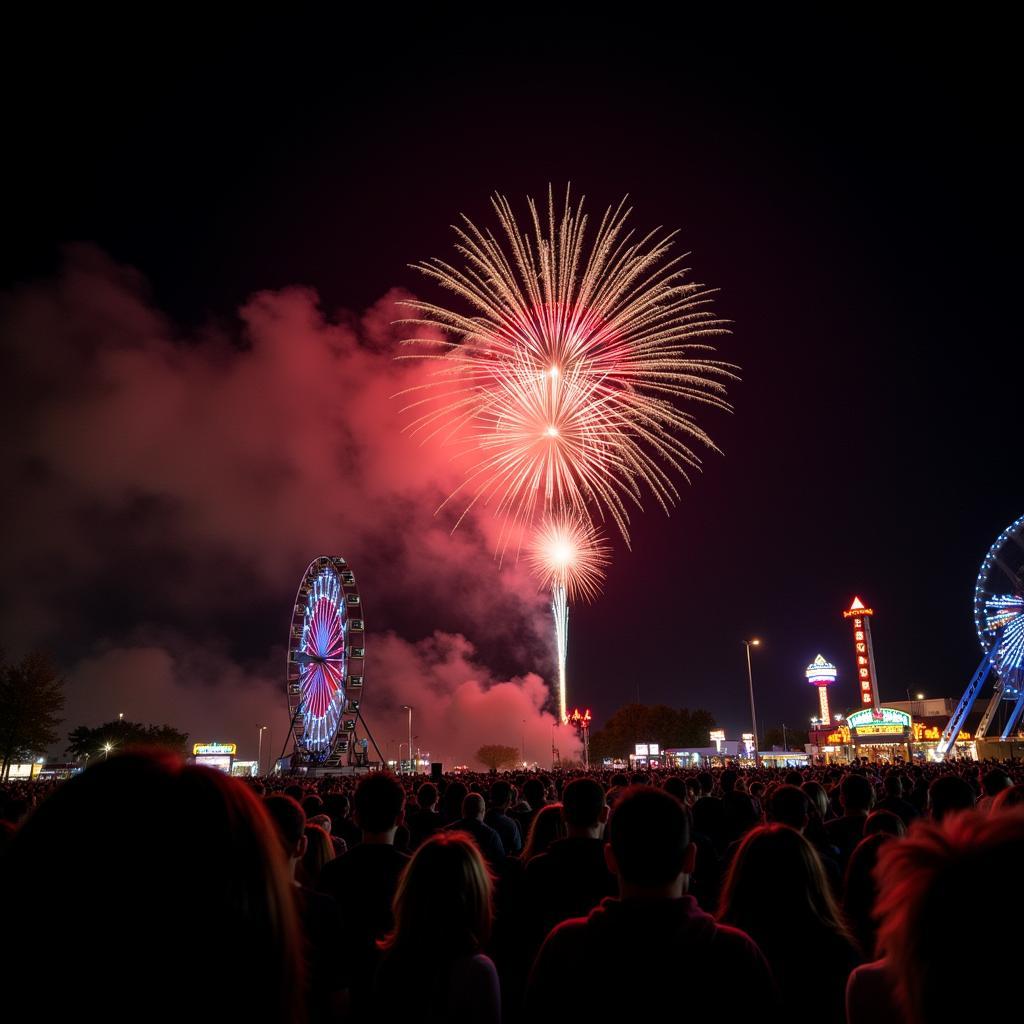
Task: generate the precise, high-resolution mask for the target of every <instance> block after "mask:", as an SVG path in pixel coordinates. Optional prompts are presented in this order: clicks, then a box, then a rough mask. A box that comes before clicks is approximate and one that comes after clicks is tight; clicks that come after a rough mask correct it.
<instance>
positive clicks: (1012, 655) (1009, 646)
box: [937, 516, 1024, 755]
mask: <svg viewBox="0 0 1024 1024" xmlns="http://www.w3.org/2000/svg"><path fill="white" fill-rule="evenodd" d="M974 628H975V630H976V632H977V634H978V641H979V642H980V643H981V649H982V652H983V653H982V659H981V664H980V665H979V666H978V668H977V671H976V672H975V673H974V676H973V677H972V678H971V681H970V682H969V683H968V684H967V689H966V691H965V692H964V695H963V698H962V699H961V701H960V704H959V705H957V709H956V711H954V713H953V717H952V718H951V719H950V721H949V725H947V726H946V729H945V731H944V732H943V734H942V739H941V740H940V742H939V744H938V748H937V752H938V753H939V754H941V755H945V754H946V752H947V751H948V750H949V748H950V746H951V745H952V743H953V737H954V736H956V735H957V734H958V733H959V730H960V729H961V728H962V726H963V723H964V722H965V721H966V719H967V715H968V712H969V711H970V709H971V708H972V707H973V706H974V701H975V700H976V699H977V697H978V696H979V693H980V691H981V688H982V686H983V685H984V683H985V680H986V679H987V678H988V676H989V674H990V673H992V672H994V673H995V676H996V681H995V688H994V689H993V692H992V697H991V699H990V700H989V702H988V705H987V707H986V708H985V711H984V712H983V714H982V716H981V721H980V722H979V723H978V728H977V730H976V731H975V737H976V738H977V739H984V738H985V737H986V736H987V735H988V728H989V725H990V724H991V723H992V719H993V717H994V716H995V713H996V711H997V710H998V709H999V705H1000V703H1001V702H1002V701H1003V700H1012V701H1013V707H1012V709H1011V711H1010V713H1009V715H1008V716H1007V718H1006V719H1005V722H1004V725H1003V731H1002V734H1001V735H1000V739H1002V740H1005V739H1007V738H1009V736H1010V735H1011V734H1012V733H1013V730H1014V728H1015V727H1016V725H1017V722H1018V721H1019V720H1020V717H1021V712H1022V711H1024V516H1021V517H1020V518H1019V519H1017V520H1016V521H1015V522H1013V523H1011V524H1010V525H1009V526H1008V527H1007V528H1006V529H1005V530H1003V532H1002V533H1001V534H999V536H998V537H996V539H995V542H994V543H993V545H992V546H991V547H990V548H989V549H988V552H987V554H986V555H985V557H984V559H982V563H981V569H980V570H979V572H978V579H977V581H976V582H975V585H974Z"/></svg>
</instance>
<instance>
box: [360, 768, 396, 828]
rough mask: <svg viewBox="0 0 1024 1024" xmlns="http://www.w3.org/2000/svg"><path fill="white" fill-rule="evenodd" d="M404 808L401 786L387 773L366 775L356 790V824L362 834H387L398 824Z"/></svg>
mask: <svg viewBox="0 0 1024 1024" xmlns="http://www.w3.org/2000/svg"><path fill="white" fill-rule="evenodd" d="M404 806H405V790H404V789H402V784H401V783H400V782H399V781H398V780H397V779H396V778H395V777H394V776H393V775H390V774H388V773H387V772H375V773H374V774H373V775H367V776H366V778H364V779H363V780H362V782H360V783H359V786H358V788H357V789H356V800H355V807H356V822H357V823H358V825H359V827H360V828H361V829H362V830H363V831H364V832H370V833H380V832H388V831H390V830H391V829H393V828H394V827H395V826H396V825H397V824H398V819H399V818H400V817H401V816H402V808H403V807H404Z"/></svg>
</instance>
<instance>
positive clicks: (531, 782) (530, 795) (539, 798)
mask: <svg viewBox="0 0 1024 1024" xmlns="http://www.w3.org/2000/svg"><path fill="white" fill-rule="evenodd" d="M523 799H524V800H525V801H526V802H527V803H528V804H529V805H530V808H531V810H534V811H536V810H537V809H538V808H540V807H543V806H544V783H543V782H541V780H540V779H538V778H530V779H527V780H526V782H524V783H523Z"/></svg>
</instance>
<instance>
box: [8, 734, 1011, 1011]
mask: <svg viewBox="0 0 1024 1024" xmlns="http://www.w3.org/2000/svg"><path fill="white" fill-rule="evenodd" d="M0 819H2V827H0V843H2V846H0V850H2V852H0V889H2V892H0V907H2V908H3V917H4V921H5V924H6V926H7V927H6V928H5V946H6V949H5V953H4V956H3V962H4V967H5V974H6V976H7V978H8V981H7V982H6V983H5V984H4V986H3V990H2V1000H3V1002H2V1004H0V1005H3V1006H4V1007H6V1008H7V1009H9V1010H10V1011H11V1013H12V1015H11V1017H10V1019H12V1020H13V1019H20V1018H19V1017H17V1016H16V1015H15V1011H16V1010H17V1009H20V1010H23V1011H25V1012H32V1013H33V1019H39V1018H40V1016H41V1017H42V1019H44V1020H49V1019H53V1020H67V1019H70V1017H71V1016H72V1014H75V1015H79V1016H80V1015H82V1014H83V1013H84V1014H85V1015H86V1016H87V1017H91V1016H94V1015H99V1014H101V1013H102V1016H103V1017H104V1019H106V1020H111V1019H114V1020H118V1019H122V1018H127V1017H129V1016H131V1017H133V1018H134V1017H138V1016H139V1015H140V1014H145V1016H147V1017H148V1018H156V1019H163V1018H165V1017H166V1018H167V1019H171V1018H175V1019H181V1018H182V1017H184V1016H185V1015H188V1016H193V1017H194V1016H197V1015H204V1016H211V1017H212V1018H213V1019H216V1018H218V1017H220V1016H222V1015H226V1014H231V1016H232V1017H235V1016H236V1015H237V1017H238V1019H241V1020H246V1021H253V1020H255V1021H275V1022H277V1021H281V1022H297V1021H314V1022H318V1024H319V1022H333V1021H345V1020H357V1019H372V1020H374V1021H392V1020H395V1021H398V1020H402V1021H409V1020H416V1021H417V1022H418V1024H426V1022H434V1021H437V1022H442V1021H444V1022H449V1021H450V1022H461V1021H465V1022H479V1024H491V1022H498V1021H500V1020H502V1019H504V1020H505V1021H506V1022H513V1024H514V1022H516V1021H529V1022H533V1021H547V1020H551V1021H554V1020H559V1021H564V1020H565V1019H568V1018H569V1017H571V1016H579V1017H583V1018H585V1019H588V1020H595V1021H603V1020H608V1021H611V1020H616V1021H621V1020H624V1019H628V1018H629V1017H633V1016H637V1015H643V1016H645V1017H649V1016H652V1015H654V1016H657V1017H660V1016H662V1015H665V1016H666V1019H671V1018H675V1017H676V1016H680V1015H682V1016H684V1017H686V1018H687V1019H697V1020H700V1019H707V1020H712V1019H715V1020H717V1019H720V1018H721V1017H723V1016H726V1017H730V1018H732V1017H736V1016H742V1017H743V1019H754V1020H758V1021H762V1020H763V1021H775V1020H782V1019H798V1018H806V1019H810V1020H814V1021H816V1022H818V1021H820V1022H822V1024H831V1022H844V1021H848V1022H849V1024H865V1022H869V1024H887V1022H889V1021H892V1022H903V1024H926V1022H927V1024H933V1022H937V1021H946V1020H949V1021H954V1020H956V1021H960V1020H971V1019H974V1018H975V1017H977V1016H978V1013H979V1008H980V1007H984V1011H985V1016H992V1017H993V1018H994V1019H1002V1014H1003V1012H1011V1007H1012V1005H1013V1003H1014V1000H1015V996H1014V986H1013V981H1014V978H1013V977H1012V976H1008V975H1007V972H1006V969H1005V967H1004V966H1003V965H1005V964H1012V962H1013V960H1014V959H1015V954H1016V951H1017V949H1019V946H1020V940H1019V927H1018V925H1017V921H1016V918H1015V907H1016V902H1017V901H1016V871H1017V870H1018V869H1019V866H1020V865H1021V864H1024V763H1022V762H999V763H997V762H983V763H980V764H979V763H974V762H956V763H947V764H944V765H920V766H918V765H914V766H909V765H908V766H903V765H896V766H878V765H872V764H866V763H864V764H855V765H853V766H850V767H846V768H838V767H822V766H816V767H812V768H806V769H800V770H796V769H792V770H786V769H776V768H743V769H734V768H718V769H715V770H704V771H701V770H681V769H672V770H669V769H666V770H661V771H652V772H643V773H635V774H631V775H627V774H624V773H610V772H592V773H585V772H579V771H572V772H551V773H529V774H514V773H513V774H500V775H499V774H494V773H491V774H488V775H483V774H478V775H474V774H463V775H459V776H440V777H438V778H425V777H423V776H419V777H410V776H407V777H404V778H402V777H395V776H393V775H391V774H388V773H385V772H371V773H369V774H366V775H363V776H360V777H350V776H342V777H338V776H334V777H321V778H316V779H303V778H301V777H281V776H275V777H271V778H265V779H258V780H246V781H241V780H237V779H231V778H228V777H226V776H224V775H221V774H220V773H217V772H213V771H210V770H207V769H203V768H198V767H195V766H190V765H185V764H183V763H181V762H180V761H178V760H177V759H176V758H174V757H172V756H170V755H167V754H161V753H157V752H154V751H136V752H126V753H124V754H122V755H120V756H117V757H112V758H110V759H109V761H105V762H103V763H100V764H97V765H94V766H92V767H90V768H89V769H88V770H87V771H85V772H83V773H82V774H81V775H79V776H77V777H75V778H74V779H72V780H70V781H69V782H66V783H63V784H57V785H50V784H47V785H41V786H34V784H31V783H15V784H11V785H7V786H4V787H0ZM988 967H993V970H992V971H991V972H989V971H987V970H986V968H988ZM1004 1008H1005V1010H1004ZM669 1015H671V1018H670V1017H669Z"/></svg>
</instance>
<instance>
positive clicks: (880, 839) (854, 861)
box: [843, 812, 894, 959]
mask: <svg viewBox="0 0 1024 1024" xmlns="http://www.w3.org/2000/svg"><path fill="white" fill-rule="evenodd" d="M875 813H878V812H875ZM893 838H894V836H892V835H891V834H889V833H885V832H875V833H873V834H872V835H869V836H865V837H864V838H863V839H862V840H861V841H860V842H859V843H858V844H857V846H856V848H855V849H854V851H853V853H852V854H850V863H849V864H847V866H846V877H845V878H844V880H843V916H844V917H845V918H846V923H847V925H848V926H849V928H850V932H851V933H852V935H853V937H854V939H856V941H857V944H858V945H859V946H860V948H861V951H862V952H863V953H864V955H865V956H866V957H867V958H868V959H872V958H873V957H874V956H875V946H876V938H877V935H878V922H877V921H876V920H875V918H874V912H875V903H876V902H877V900H878V880H877V879H876V878H875V874H874V871H875V866H876V865H877V864H878V854H879V851H880V850H881V849H882V847H883V846H884V845H885V844H886V843H887V842H889V841H890V840H891V839H893Z"/></svg>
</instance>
